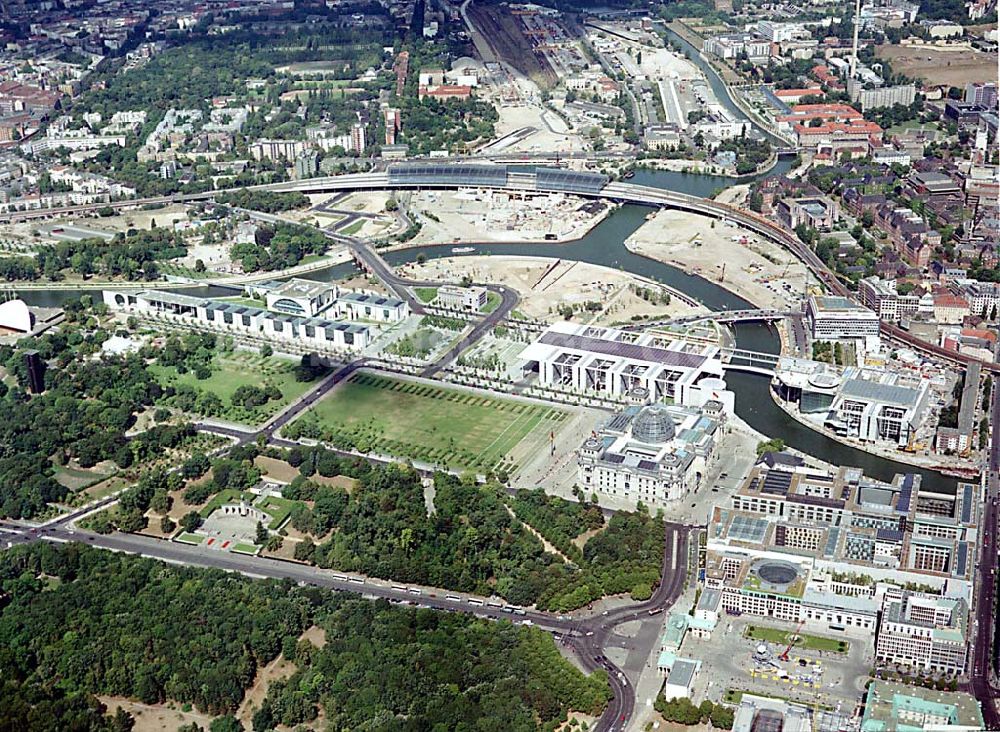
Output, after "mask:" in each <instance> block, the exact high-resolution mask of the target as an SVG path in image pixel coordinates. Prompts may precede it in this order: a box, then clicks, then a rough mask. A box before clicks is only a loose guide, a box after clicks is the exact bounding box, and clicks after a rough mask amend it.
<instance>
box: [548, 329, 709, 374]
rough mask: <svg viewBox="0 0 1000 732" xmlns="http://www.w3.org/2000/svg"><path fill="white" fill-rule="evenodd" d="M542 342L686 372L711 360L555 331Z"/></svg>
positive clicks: (664, 349) (549, 332) (693, 355)
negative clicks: (656, 364)
mask: <svg viewBox="0 0 1000 732" xmlns="http://www.w3.org/2000/svg"><path fill="white" fill-rule="evenodd" d="M539 342H540V343H544V344H546V345H549V346H556V347H557V348H566V349H570V350H576V351H586V352H588V353H600V354H602V355H605V356H613V357H617V358H624V359H631V360H633V361H646V362H648V363H658V364H662V365H664V366H674V367H676V368H683V369H696V368H698V367H700V366H701V365H702V364H704V363H705V361H707V360H708V359H707V358H706V357H705V356H702V355H700V354H696V353H684V352H682V351H671V350H669V349H666V348H657V347H655V346H640V345H637V344H635V343H622V342H620V341H611V340H605V339H603V338H592V337H590V336H584V335H573V334H569V333H559V332H556V331H551V330H549V331H546V332H545V333H544V334H542V337H541V338H539Z"/></svg>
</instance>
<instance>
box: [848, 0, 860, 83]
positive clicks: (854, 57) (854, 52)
mask: <svg viewBox="0 0 1000 732" xmlns="http://www.w3.org/2000/svg"><path fill="white" fill-rule="evenodd" d="M859 30H861V0H855V1H854V43H853V44H852V45H851V75H850V77H848V79H847V86H848V88H850V85H851V83H852V82H853V81H854V79H855V76H854V73H855V71H857V68H858V31H859Z"/></svg>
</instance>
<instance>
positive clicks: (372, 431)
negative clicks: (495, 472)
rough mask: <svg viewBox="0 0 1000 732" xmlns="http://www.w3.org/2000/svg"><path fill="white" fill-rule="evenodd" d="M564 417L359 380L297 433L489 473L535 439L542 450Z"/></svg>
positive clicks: (421, 387) (476, 397)
mask: <svg viewBox="0 0 1000 732" xmlns="http://www.w3.org/2000/svg"><path fill="white" fill-rule="evenodd" d="M566 417H567V413H566V412H563V411H561V410H558V409H552V408H549V407H545V406H541V405H536V404H527V403H524V402H519V401H514V400H511V399H502V398H498V397H489V396H483V395H481V394H476V393H473V392H470V391H464V390H459V389H452V388H447V389H446V388H442V387H438V386H434V385H430V384H421V383H416V382H411V381H402V380H397V379H391V378H388V377H384V376H379V375H375V374H368V373H359V374H355V375H354V376H353V377H352V378H351V379H350V380H348V381H347V382H345V383H343V384H341V385H340V386H339V387H337V389H335V390H334V391H333V392H331V394H330V395H329V396H328V397H327V398H326V399H324V400H323V401H322V402H320V403H319V404H318V405H316V407H315V408H314V409H313V410H312V412H311V413H309V414H307V415H306V416H304V417H302V418H300V419H299V420H298V422H297V423H296V425H294V427H298V426H301V427H302V429H303V430H304V431H306V432H305V433H306V434H308V431H310V430H311V431H312V433H313V434H318V435H319V436H320V437H322V439H326V440H328V441H330V442H333V443H334V444H345V441H346V442H348V443H352V444H353V445H354V446H355V447H357V448H358V449H360V450H362V451H366V452H367V451H375V452H382V453H387V454H390V455H393V456H396V457H400V458H412V459H414V460H422V461H426V462H429V463H434V464H436V465H440V466H445V467H450V468H456V469H460V470H465V469H470V470H489V469H491V468H493V467H494V466H495V465H496V464H497V463H498V462H500V461H501V460H502V459H503V458H504V457H505V456H507V455H508V454H509V453H510V452H511V450H513V448H514V447H515V446H516V445H517V444H518V443H520V442H521V440H523V439H524V438H525V437H526V436H527V435H528V434H529V433H531V432H533V431H535V432H536V435H535V438H533V439H536V441H537V443H538V444H539V445H541V444H544V441H545V440H546V439H547V436H548V433H549V430H551V429H555V428H556V427H557V426H558V425H559V424H560V423H561V422H562V421H563V420H564V419H566ZM299 423H302V424H301V425H299Z"/></svg>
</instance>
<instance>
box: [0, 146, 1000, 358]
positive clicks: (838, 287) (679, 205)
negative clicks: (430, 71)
mask: <svg viewBox="0 0 1000 732" xmlns="http://www.w3.org/2000/svg"><path fill="white" fill-rule="evenodd" d="M422 188H434V189H452V188H489V189H495V190H505V191H512V192H518V191H533V192H553V193H566V194H570V195H577V196H583V197H588V198H603V199H610V200H614V201H619V202H621V203H636V204H643V205H648V206H657V207H666V208H674V209H678V210H682V211H688V212H691V213H696V214H700V215H702V216H710V217H712V218H715V219H721V220H725V221H731V222H733V223H735V224H737V225H738V226H741V227H743V228H745V229H747V230H749V231H752V232H753V233H755V234H757V235H758V236H761V237H763V238H766V239H768V240H770V241H773V242H775V243H777V244H779V245H780V246H783V247H785V248H786V249H788V250H789V251H791V252H792V254H794V255H795V256H796V257H797V258H798V259H799V260H801V261H802V262H803V263H804V264H805V265H806V266H807V267H808V268H809V270H810V271H811V272H812V273H813V274H814V275H815V276H816V278H817V279H819V280H820V281H821V282H822V283H823V284H824V285H825V286H826V287H827V288H828V289H829V290H830V291H831V292H833V293H834V294H837V295H841V296H844V297H851V296H852V294H853V293H851V292H850V291H849V290H848V289H847V287H846V286H845V285H844V284H843V283H842V282H840V281H839V280H838V279H837V277H836V275H835V274H834V273H833V272H831V271H830V270H829V269H828V268H827V266H826V264H825V263H824V262H823V261H822V260H821V259H820V258H819V257H818V256H817V255H816V253H815V252H814V251H813V250H812V249H810V248H809V247H808V246H806V245H805V244H803V243H802V242H801V241H799V239H798V238H797V237H796V236H795V235H793V234H791V233H790V232H788V231H785V230H784V229H782V228H781V227H780V226H778V225H777V224H775V223H774V222H772V221H770V220H769V219H767V218H765V217H764V216H761V215H760V214H756V213H754V212H752V211H745V210H743V209H740V208H737V207H735V206H730V205H728V204H724V203H720V202H718V201H713V200H709V199H703V198H698V197H696V196H691V195H688V194H685V193H678V192H676V191H669V190H664V189H661V188H655V187H652V186H643V185H637V184H634V183H629V182H627V181H614V182H610V181H609V179H608V177H607V176H604V175H601V174H598V173H585V172H576V171H570V170H563V169H556V168H536V169H535V171H532V172H529V171H520V170H512V169H511V170H509V169H508V168H507V166H504V165H490V164H477V163H440V162H432V161H431V162H421V163H396V164H392V165H390V166H389V167H388V169H387V170H385V171H377V172H369V173H355V174H348V175H340V176H328V177H322V178H309V179H306V180H300V181H290V182H283V183H270V184H262V185H257V186H250V187H249V190H255V191H277V192H282V191H299V192H302V193H328V192H333V191H347V190H386V189H422ZM229 190H232V189H229ZM222 192H224V191H222V190H219V191H206V192H203V193H193V194H186V195H177V196H160V197H156V198H146V199H131V200H127V201H117V202H113V203H110V204H107V203H101V204H88V205H85V206H66V207H62V208H52V209H40V210H37V211H20V212H8V213H6V214H0V221H20V220H26V219H31V218H40V217H44V218H49V217H52V216H56V215H61V214H67V215H71V214H74V213H87V212H93V211H97V210H99V209H102V208H107V207H110V208H113V209H121V208H132V207H139V206H150V205H166V204H170V203H190V202H194V201H203V200H210V199H212V198H213V197H214V196H216V195H218V194H219V193H222ZM881 330H882V335H883V336H885V337H886V338H888V339H890V340H893V341H895V342H898V343H902V344H904V345H906V346H908V347H910V348H912V349H914V350H916V351H919V352H921V353H923V354H926V355H930V356H932V357H935V358H938V359H941V360H944V361H947V362H949V363H952V364H954V365H956V366H959V367H962V368H964V367H965V366H966V365H968V364H969V363H971V362H972V361H975V360H977V359H974V358H972V357H970V356H968V355H965V354H960V353H956V352H954V351H949V350H947V349H945V348H942V347H940V346H938V345H936V344H933V343H929V342H927V341H924V340H922V339H920V338H917V337H916V336H914V335H912V334H911V333H909V332H907V331H905V330H903V329H902V328H900V327H899V326H897V325H895V324H893V323H888V322H882V324H881ZM982 368H983V369H984V370H985V371H989V372H993V373H1000V364H995V363H985V362H983V363H982Z"/></svg>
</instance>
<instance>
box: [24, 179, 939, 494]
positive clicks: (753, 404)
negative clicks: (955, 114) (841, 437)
mask: <svg viewBox="0 0 1000 732" xmlns="http://www.w3.org/2000/svg"><path fill="white" fill-rule="evenodd" d="M789 165H790V163H789V161H785V160H781V161H779V162H778V164H777V165H776V166H775V168H773V169H772V170H771V171H770V172H769V175H775V174H779V175H780V174H784V172H786V171H787V169H788V166H789ZM634 181H635V182H637V183H642V184H643V185H656V186H658V187H662V188H668V189H671V190H677V191H680V192H683V193H689V194H693V195H698V196H702V197H707V196H709V195H711V194H712V193H713V192H714V191H716V190H718V189H719V188H722V187H726V186H729V185H732V184H733V179H731V178H726V177H722V176H712V175H700V174H686V173H676V172H668V171H637V173H636V175H635V178H634ZM649 212H650V209H649V208H646V207H643V206H634V205H627V206H622V207H621V208H618V209H617V210H615V211H614V212H612V214H611V215H610V216H608V217H607V218H606V219H605V220H604V221H602V222H601V223H600V224H599V225H597V226H596V227H594V229H592V230H591V231H590V232H589V233H587V234H586V235H585V236H584V237H582V238H580V239H577V240H576V241H573V242H569V243H565V244H555V243H535V244H526V243H510V244H505V243H488V244H465V243H463V244H462V246H471V247H473V251H471V252H468V253H467V254H466V255H465V256H476V255H504V254H507V255H521V256H537V257H551V258H555V259H564V260H577V261H580V262H588V263H591V264H598V265H603V266H606V267H611V268H613V269H618V270H622V271H625V272H631V273H633V274H637V275H641V276H643V277H648V278H650V279H653V280H657V281H659V282H662V283H663V284H665V285H668V286H670V287H673V288H675V289H677V290H680V291H682V292H684V293H686V294H688V295H689V296H691V297H693V298H694V299H696V300H698V301H700V302H701V303H703V304H704V305H705V306H706V307H708V308H709V309H712V310H737V309H741V308H747V307H752V305H751V303H749V302H747V301H746V300H744V299H743V298H741V297H739V296H737V295H735V294H733V293H731V292H729V291H728V290H726V289H725V288H723V287H720V286H719V285H717V284H715V283H714V282H711V281H709V280H706V279H703V278H702V277H698V276H697V275H690V274H687V273H686V272H683V271H682V270H679V269H677V268H676V267H672V266H670V265H667V264H664V263H662V262H658V261H656V260H653V259H649V258H647V257H642V256H639V255H637V254H633V253H632V252H629V251H628V250H627V249H626V248H625V244H624V242H625V239H626V238H628V237H629V236H630V235H631V234H632V233H633V232H634V231H635V230H636V229H638V228H639V227H640V226H641V225H642V224H643V222H644V221H645V218H646V216H647V215H648V214H649ZM454 246H455V245H454V244H442V245H437V246H423V247H414V248H411V249H402V250H398V251H393V252H387V253H385V259H386V260H387V261H388V262H389V263H390V264H392V265H400V264H403V263H406V262H413V261H415V260H416V259H417V258H418V257H420V256H423V257H425V258H427V259H433V258H439V257H454V256H463V255H456V254H454V253H453V252H452V249H453V248H454ZM355 271H356V269H355V267H354V265H353V263H349V262H348V263H344V264H338V265H333V266H331V267H328V268H326V269H323V270H318V271H315V272H311V273H309V274H308V275H306V276H307V277H309V278H311V279H315V280H322V281H334V280H338V279H343V278H345V277H348V276H350V275H351V274H353V273H354V272H355ZM154 286H155V285H154ZM91 292H93V291H91ZM183 292H186V293H188V294H191V295H195V296H201V297H220V296H225V295H232V294H233V291H232V290H231V289H228V288H222V287H213V286H194V287H191V288H188V289H185V290H183ZM82 294H84V291H82V290H70V289H66V290H58V289H53V290H26V291H24V292H23V298H24V300H25V301H27V302H28V303H29V304H34V305H49V306H52V305H58V304H59V303H61V302H65V301H66V300H68V299H71V298H78V297H80V295H82ZM735 331H736V339H737V343H738V344H739V346H740V347H742V348H747V349H750V350H754V351H762V352H767V353H777V352H778V351H779V350H780V342H779V339H778V336H777V333H776V332H775V331H774V329H773V328H771V327H770V326H767V325H763V324H741V325H739V326H737V327H736V329H735ZM726 380H727V382H728V383H729V385H730V388H731V389H732V390H733V391H734V392H735V393H736V413H737V414H738V415H739V416H740V417H741V418H742V419H743V420H744V421H746V422H747V423H748V424H749V425H750V426H751V427H753V428H754V429H756V430H758V431H759V432H761V433H763V434H765V435H773V436H780V437H781V438H782V439H784V441H785V443H786V444H787V445H789V446H791V447H794V448H796V449H798V450H801V451H802V452H804V453H807V454H809V455H815V456H816V457H818V458H821V459H823V460H825V461H827V462H829V463H831V464H833V465H856V466H858V467H861V468H863V469H864V471H865V473H866V474H867V475H869V476H871V477H873V478H877V479H880V480H885V481H888V480H891V479H892V477H893V476H894V475H895V474H896V473H904V472H909V473H916V474H919V475H920V476H922V479H923V481H924V484H925V485H933V486H936V487H937V488H938V489H939V490H942V489H943V490H945V491H947V492H953V491H954V489H955V485H956V481H955V480H954V479H953V478H948V477H947V476H943V475H941V474H940V473H936V472H934V471H929V470H924V469H920V468H915V467H912V466H908V465H904V464H902V463H899V462H896V461H893V460H888V459H886V458H882V457H879V456H877V455H872V454H870V453H867V452H864V451H862V450H857V449H855V448H852V447H848V446H847V445H844V444H842V443H840V442H837V441H836V440H832V439H830V438H828V437H826V436H825V435H822V434H820V433H818V432H815V431H813V430H811V429H809V428H808V427H805V426H804V425H802V424H800V423H799V422H797V421H796V420H794V419H793V418H791V417H790V416H789V415H788V414H786V413H785V412H784V411H783V410H782V409H781V408H779V407H778V406H777V405H776V404H775V403H774V402H773V401H772V400H771V399H770V398H764V397H763V394H764V393H765V390H767V389H769V384H768V381H767V378H766V377H763V376H755V375H753V374H748V373H740V372H731V373H730V374H728V375H727V377H726Z"/></svg>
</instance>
